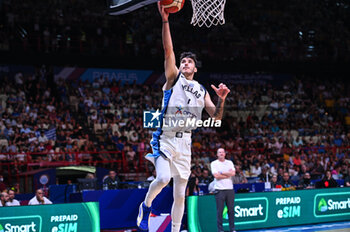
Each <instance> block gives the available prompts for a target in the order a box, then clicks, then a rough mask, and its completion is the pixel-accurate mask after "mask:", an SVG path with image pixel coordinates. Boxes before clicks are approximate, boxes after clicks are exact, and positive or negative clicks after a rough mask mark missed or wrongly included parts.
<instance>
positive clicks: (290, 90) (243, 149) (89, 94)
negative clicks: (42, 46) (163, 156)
mask: <svg viewBox="0 0 350 232" xmlns="http://www.w3.org/2000/svg"><path fill="white" fill-rule="evenodd" d="M53 79H54V78H53V73H52V69H51V68H50V67H45V66H42V67H39V68H37V69H36V72H35V73H33V75H30V76H23V74H21V73H17V74H16V75H15V76H14V77H12V76H11V77H10V76H2V77H1V82H2V85H1V86H0V93H1V94H0V103H1V104H0V107H1V108H0V119H1V120H0V143H1V146H0V162H1V166H0V169H1V170H0V172H1V173H3V176H4V177H5V179H6V177H8V175H10V174H12V175H15V174H18V173H21V172H24V171H28V167H29V165H27V162H28V163H31V164H32V165H31V166H30V167H31V168H35V167H36V166H35V165H34V164H40V165H41V166H43V164H46V166H54V165H62V163H60V162H68V163H71V164H75V165H76V164H85V165H94V166H101V167H105V168H113V169H115V170H118V172H120V171H127V172H135V171H138V172H140V171H147V172H149V173H151V172H152V171H153V166H152V165H151V163H149V162H147V161H145V160H144V159H143V156H144V154H145V153H146V152H147V151H149V149H150V146H149V141H150V139H151V133H152V130H149V129H146V128H144V127H143V122H142V120H143V110H145V109H147V110H151V109H154V110H156V109H159V108H160V107H161V106H160V104H161V102H160V101H161V98H162V92H161V91H160V89H161V87H160V86H157V85H154V86H147V85H138V84H136V83H132V84H128V83H121V82H117V81H115V80H112V81H109V80H107V79H104V78H103V77H100V78H97V79H95V80H94V81H93V82H92V83H90V82H88V81H85V82H82V81H80V80H77V81H72V82H70V81H64V80H62V79H58V80H57V81H56V82H55V81H54V80H53ZM229 88H231V93H230V95H229V96H228V98H227V102H226V109H225V111H226V114H225V117H224V121H223V125H224V126H222V127H220V128H217V129H214V128H200V129H197V130H196V131H194V132H193V135H192V138H193V143H192V154H193V156H192V162H193V165H194V167H195V172H194V174H195V176H197V177H201V176H202V175H203V174H202V172H203V171H202V170H206V169H208V170H209V166H210V165H209V164H210V162H211V161H212V160H214V159H216V153H215V152H216V150H217V149H218V148H219V147H225V148H226V150H227V152H228V155H227V157H228V158H229V159H231V160H233V162H234V164H235V165H236V166H239V167H240V169H241V170H242V175H243V176H244V177H258V176H259V175H261V173H263V172H264V171H266V170H265V169H268V172H270V174H271V175H280V176H283V172H288V174H289V175H290V176H291V178H292V179H293V180H299V179H301V177H302V175H303V174H305V173H306V172H308V173H310V174H311V177H312V179H319V178H322V176H323V175H324V173H325V171H326V170H329V171H331V174H332V175H333V177H334V178H335V179H344V178H345V177H346V176H348V175H349V170H348V169H347V167H349V166H350V163H349V162H350V156H349V144H350V133H349V130H348V129H349V124H350V117H349V96H348V93H349V92H348V84H347V83H345V82H344V83H343V82H338V81H336V80H334V81H315V80H314V79H312V78H308V77H304V76H303V77H302V78H295V79H292V80H289V81H286V82H285V83H284V84H283V85H282V86H280V85H276V86H275V85H273V84H271V83H266V84H259V85H254V84H249V85H232V86H229ZM215 101H216V100H215V99H214V102H215ZM123 157H124V158H123ZM123 159H124V160H123ZM78 161H79V163H77V162H78ZM112 161H113V162H112ZM122 161H123V162H125V163H122ZM124 164H125V165H124ZM40 165H39V166H40ZM39 166H37V168H39ZM44 166H45V165H44ZM9 167H11V168H9ZM122 168H125V169H123V170H122ZM9 172H10V173H9Z"/></svg>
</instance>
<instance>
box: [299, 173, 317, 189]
mask: <svg viewBox="0 0 350 232" xmlns="http://www.w3.org/2000/svg"><path fill="white" fill-rule="evenodd" d="M299 187H300V188H302V189H311V188H314V186H313V184H312V183H311V175H310V173H308V172H306V173H305V174H304V176H303V178H302V179H301V180H300V182H299Z"/></svg>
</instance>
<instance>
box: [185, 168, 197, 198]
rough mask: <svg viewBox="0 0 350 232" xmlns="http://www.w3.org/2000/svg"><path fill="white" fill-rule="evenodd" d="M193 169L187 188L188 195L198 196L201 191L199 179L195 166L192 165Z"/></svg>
mask: <svg viewBox="0 0 350 232" xmlns="http://www.w3.org/2000/svg"><path fill="white" fill-rule="evenodd" d="M191 169H192V170H191V175H190V178H189V180H188V184H187V189H186V196H198V195H199V191H200V189H199V186H198V183H199V180H198V177H197V176H196V175H195V173H194V168H193V167H192V168H191Z"/></svg>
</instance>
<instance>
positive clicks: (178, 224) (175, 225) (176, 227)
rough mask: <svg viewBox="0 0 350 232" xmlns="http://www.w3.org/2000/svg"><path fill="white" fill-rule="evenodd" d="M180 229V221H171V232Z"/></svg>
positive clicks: (176, 231) (177, 231)
mask: <svg viewBox="0 0 350 232" xmlns="http://www.w3.org/2000/svg"><path fill="white" fill-rule="evenodd" d="M180 229H181V223H174V222H172V223H171V232H179V231H180Z"/></svg>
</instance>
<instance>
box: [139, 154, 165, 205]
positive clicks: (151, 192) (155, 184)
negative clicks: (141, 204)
mask: <svg viewBox="0 0 350 232" xmlns="http://www.w3.org/2000/svg"><path fill="white" fill-rule="evenodd" d="M155 167H156V172H157V176H156V179H154V180H153V181H152V183H151V184H150V186H149V189H148V192H147V194H146V198H145V204H146V206H147V207H150V206H151V205H152V201H153V200H154V198H156V196H157V195H158V194H159V193H160V192H161V191H162V189H163V188H164V187H165V186H166V185H167V184H168V183H169V181H170V178H171V172H170V161H169V160H168V159H166V158H164V157H163V156H159V157H158V158H157V159H156V160H155Z"/></svg>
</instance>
